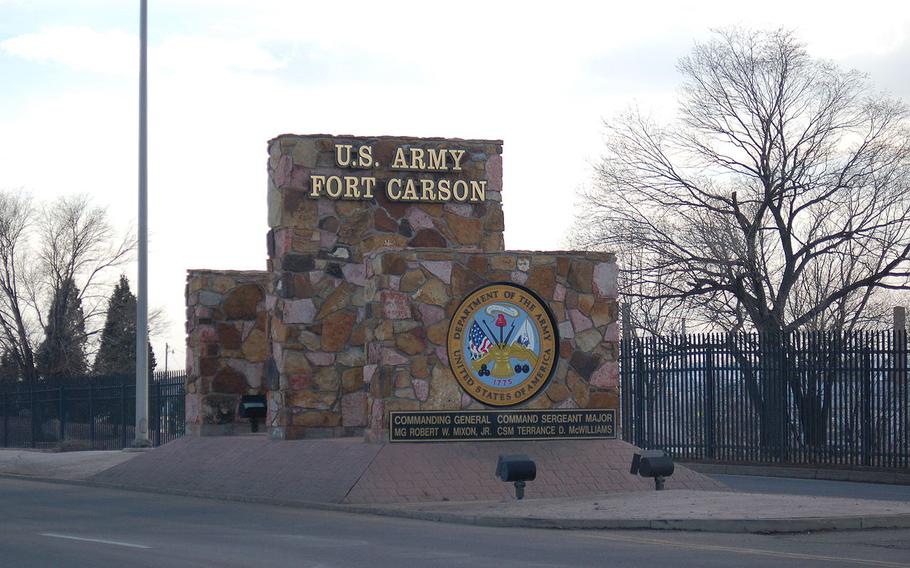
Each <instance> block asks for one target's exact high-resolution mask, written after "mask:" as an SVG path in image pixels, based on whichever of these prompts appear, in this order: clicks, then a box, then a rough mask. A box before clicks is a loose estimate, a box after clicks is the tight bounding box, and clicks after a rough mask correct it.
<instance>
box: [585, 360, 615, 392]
mask: <svg viewBox="0 0 910 568" xmlns="http://www.w3.org/2000/svg"><path fill="white" fill-rule="evenodd" d="M591 385H592V386H595V387H600V388H611V387H618V386H619V363H617V362H616V361H609V362H607V363H604V364H603V365H601V366H600V367H598V368H597V370H596V371H594V373H592V374H591Z"/></svg>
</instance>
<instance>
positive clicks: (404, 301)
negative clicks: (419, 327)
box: [379, 290, 411, 319]
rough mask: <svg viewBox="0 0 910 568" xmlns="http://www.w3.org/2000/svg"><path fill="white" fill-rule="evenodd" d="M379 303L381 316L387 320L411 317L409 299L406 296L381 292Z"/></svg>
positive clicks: (385, 291)
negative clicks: (380, 304)
mask: <svg viewBox="0 0 910 568" xmlns="http://www.w3.org/2000/svg"><path fill="white" fill-rule="evenodd" d="M379 301H380V302H381V303H382V315H384V316H385V317H387V318H388V319H408V318H410V317H411V298H410V297H408V295H407V294H402V293H400V292H393V291H391V290H383V291H382V293H381V294H380V300H379Z"/></svg>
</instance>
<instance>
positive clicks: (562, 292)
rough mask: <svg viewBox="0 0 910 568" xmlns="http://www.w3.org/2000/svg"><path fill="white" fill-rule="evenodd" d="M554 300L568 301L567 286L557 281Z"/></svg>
mask: <svg viewBox="0 0 910 568" xmlns="http://www.w3.org/2000/svg"><path fill="white" fill-rule="evenodd" d="M553 300H554V301H556V302H565V301H566V287H565V286H563V285H562V284H560V283H559V282H557V283H556V288H554V289H553Z"/></svg>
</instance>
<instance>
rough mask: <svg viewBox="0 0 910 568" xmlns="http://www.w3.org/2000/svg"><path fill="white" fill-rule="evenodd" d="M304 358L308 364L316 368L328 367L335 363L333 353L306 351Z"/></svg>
mask: <svg viewBox="0 0 910 568" xmlns="http://www.w3.org/2000/svg"><path fill="white" fill-rule="evenodd" d="M306 358H307V359H308V360H309V361H310V363H312V364H314V365H316V366H317V367H328V366H329V365H333V364H334V363H335V354H334V353H324V352H322V351H307V353H306Z"/></svg>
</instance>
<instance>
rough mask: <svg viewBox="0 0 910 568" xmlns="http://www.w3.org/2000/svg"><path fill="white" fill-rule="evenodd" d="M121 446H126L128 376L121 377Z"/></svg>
mask: <svg viewBox="0 0 910 568" xmlns="http://www.w3.org/2000/svg"><path fill="white" fill-rule="evenodd" d="M120 447H121V448H125V447H126V377H125V376H121V377H120Z"/></svg>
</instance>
